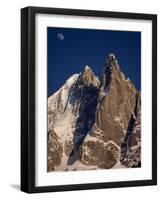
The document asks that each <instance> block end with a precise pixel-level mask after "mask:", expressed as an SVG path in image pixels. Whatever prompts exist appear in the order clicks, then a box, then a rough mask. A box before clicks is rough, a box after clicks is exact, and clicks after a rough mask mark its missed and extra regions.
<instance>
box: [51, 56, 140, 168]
mask: <svg viewBox="0 0 161 200" xmlns="http://www.w3.org/2000/svg"><path fill="white" fill-rule="evenodd" d="M53 147H54V148H53ZM116 165H117V168H119V167H120V168H121V167H139V166H140V165H141V93H140V92H138V91H137V90H136V88H135V86H134V84H133V83H132V82H131V81H130V80H129V79H126V77H125V75H124V74H123V72H122V71H121V69H120V66H119V64H118V61H117V60H116V58H115V56H114V54H109V56H108V58H107V61H106V62H105V65H104V67H103V73H102V77H101V79H100V80H99V79H98V77H96V76H95V74H94V73H93V71H92V69H91V68H90V67H89V66H86V67H85V69H84V71H83V72H82V73H80V74H75V75H73V76H72V77H70V78H69V79H68V80H67V81H66V83H65V84H64V85H63V86H62V87H61V88H60V89H59V90H58V91H57V92H56V93H54V94H53V95H52V96H51V97H49V98H48V171H54V170H58V171H65V170H84V169H98V168H99V169H100V168H101V169H109V168H114V167H115V166H116Z"/></svg>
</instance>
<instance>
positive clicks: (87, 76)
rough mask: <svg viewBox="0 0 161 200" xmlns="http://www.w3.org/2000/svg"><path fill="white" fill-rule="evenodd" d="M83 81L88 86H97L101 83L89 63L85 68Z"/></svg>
mask: <svg viewBox="0 0 161 200" xmlns="http://www.w3.org/2000/svg"><path fill="white" fill-rule="evenodd" d="M82 81H83V83H84V84H85V85H86V86H88V87H89V86H90V85H93V86H95V87H99V84H100V82H99V80H98V77H97V76H95V74H94V73H93V71H92V69H91V68H90V67H89V66H88V65H86V66H85V68H84V72H83V74H82Z"/></svg>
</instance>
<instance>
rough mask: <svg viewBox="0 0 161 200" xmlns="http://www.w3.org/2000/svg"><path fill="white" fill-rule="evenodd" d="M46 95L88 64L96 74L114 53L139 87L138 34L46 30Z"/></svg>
mask: <svg viewBox="0 0 161 200" xmlns="http://www.w3.org/2000/svg"><path fill="white" fill-rule="evenodd" d="M47 37H48V38H47V40H48V47H47V48H48V55H47V59H48V61H47V62H48V96H51V95H52V94H53V93H54V92H56V91H57V90H58V89H59V88H60V87H61V86H62V85H63V84H64V83H65V81H66V80H67V79H68V78H69V77H70V76H71V75H73V74H75V73H80V72H82V71H83V70H84V67H85V65H89V66H90V67H91V68H92V70H93V72H94V73H95V74H96V75H97V76H99V77H100V76H101V74H102V67H103V65H104V63H105V61H106V58H107V56H108V54H109V53H114V54H115V56H116V58H117V60H118V62H119V64H120V68H121V70H122V71H123V72H124V73H125V76H126V77H129V79H130V80H131V81H132V82H133V83H134V85H135V86H136V88H137V89H138V90H140V89H141V33H140V32H130V31H111V30H92V29H74V28H54V27H48V29H47Z"/></svg>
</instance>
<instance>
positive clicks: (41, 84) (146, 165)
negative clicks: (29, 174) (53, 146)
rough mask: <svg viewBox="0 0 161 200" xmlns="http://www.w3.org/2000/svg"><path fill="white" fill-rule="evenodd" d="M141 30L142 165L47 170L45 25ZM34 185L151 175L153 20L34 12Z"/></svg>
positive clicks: (116, 179) (122, 179)
mask: <svg viewBox="0 0 161 200" xmlns="http://www.w3.org/2000/svg"><path fill="white" fill-rule="evenodd" d="M49 26H50V27H68V28H70V27H71V28H90V29H105V30H106V29H107V30H124V31H140V32H141V98H142V106H141V119H142V122H141V126H142V130H141V131H142V132H141V137H142V138H141V141H142V144H141V145H142V146H141V148H142V152H141V156H142V167H141V168H129V169H127V168H126V169H108V170H88V171H72V172H69V171H68V172H50V173H49V172H47V27H49ZM35 30H36V32H35V34H36V41H35V42H36V44H35V47H36V48H35V49H36V52H35V54H36V61H35V62H36V63H35V66H36V77H35V80H36V82H35V84H36V102H35V105H36V116H35V117H36V121H35V124H36V133H35V134H36V143H35V147H36V148H35V154H36V155H35V158H36V160H35V171H36V173H35V175H36V177H35V178H36V180H35V184H36V186H50V185H66V184H81V183H99V182H115V181H132V180H148V179H151V178H152V107H151V105H152V21H151V20H131V19H126V20H125V19H117V18H102V17H78V16H63V15H50V14H37V15H36V27H35Z"/></svg>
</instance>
